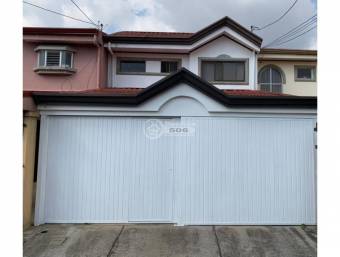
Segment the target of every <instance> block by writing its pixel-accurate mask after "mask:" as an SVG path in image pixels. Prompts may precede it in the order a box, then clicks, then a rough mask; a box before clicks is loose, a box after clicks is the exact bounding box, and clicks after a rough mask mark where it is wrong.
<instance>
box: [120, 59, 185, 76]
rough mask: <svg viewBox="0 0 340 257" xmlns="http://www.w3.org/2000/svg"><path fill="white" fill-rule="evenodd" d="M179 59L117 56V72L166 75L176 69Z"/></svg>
mask: <svg viewBox="0 0 340 257" xmlns="http://www.w3.org/2000/svg"><path fill="white" fill-rule="evenodd" d="M179 66H180V60H177V59H169V60H167V59H163V60H162V59H156V58H155V59H154V58H145V59H139V58H136V59H134V58H132V57H118V59H117V74H126V75H166V74H169V73H171V72H174V71H177V70H178V68H179Z"/></svg>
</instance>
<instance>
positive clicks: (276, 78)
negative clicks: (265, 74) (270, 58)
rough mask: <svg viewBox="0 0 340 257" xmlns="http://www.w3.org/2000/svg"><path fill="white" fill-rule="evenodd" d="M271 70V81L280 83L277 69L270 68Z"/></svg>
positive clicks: (280, 79)
mask: <svg viewBox="0 0 340 257" xmlns="http://www.w3.org/2000/svg"><path fill="white" fill-rule="evenodd" d="M271 71H272V81H271V82H272V83H282V78H281V74H280V72H279V71H278V70H276V69H273V68H271Z"/></svg>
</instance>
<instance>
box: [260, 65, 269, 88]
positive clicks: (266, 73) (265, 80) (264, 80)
mask: <svg viewBox="0 0 340 257" xmlns="http://www.w3.org/2000/svg"><path fill="white" fill-rule="evenodd" d="M259 82H260V84H261V83H270V68H266V69H264V70H263V71H262V72H261V73H260V78H259Z"/></svg>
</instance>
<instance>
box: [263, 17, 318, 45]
mask: <svg viewBox="0 0 340 257" xmlns="http://www.w3.org/2000/svg"><path fill="white" fill-rule="evenodd" d="M316 21H317V17H316V14H315V15H313V16H312V17H310V18H308V19H307V20H305V21H304V22H302V23H300V24H299V25H297V26H296V27H294V28H292V29H291V30H289V31H288V32H286V33H285V34H283V35H281V36H279V37H278V38H276V39H274V40H273V41H271V42H270V43H268V44H267V45H265V46H264V47H267V46H270V45H273V44H276V43H279V41H282V40H285V39H287V38H289V37H292V36H294V35H296V34H297V33H299V32H301V31H303V30H304V29H305V28H307V27H309V26H310V25H313V24H314V23H315V22H316Z"/></svg>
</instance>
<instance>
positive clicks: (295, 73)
mask: <svg viewBox="0 0 340 257" xmlns="http://www.w3.org/2000/svg"><path fill="white" fill-rule="evenodd" d="M299 68H303V69H306V68H307V69H311V74H312V77H311V78H310V79H307V78H298V77H297V74H298V69H299ZM294 79H295V81H297V82H315V81H316V66H315V65H294Z"/></svg>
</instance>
